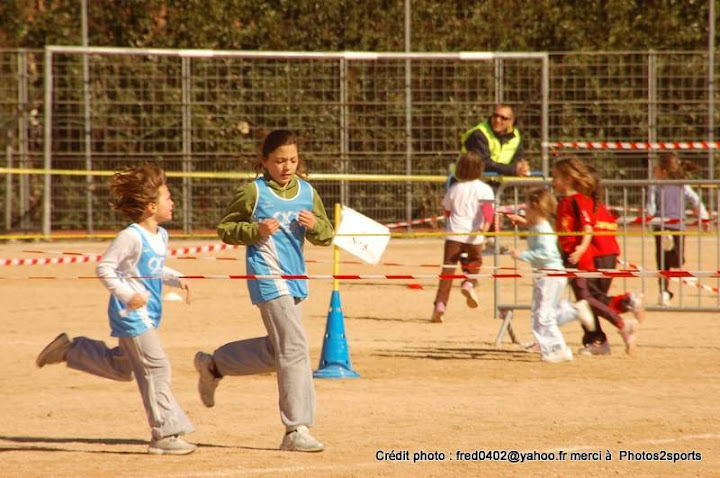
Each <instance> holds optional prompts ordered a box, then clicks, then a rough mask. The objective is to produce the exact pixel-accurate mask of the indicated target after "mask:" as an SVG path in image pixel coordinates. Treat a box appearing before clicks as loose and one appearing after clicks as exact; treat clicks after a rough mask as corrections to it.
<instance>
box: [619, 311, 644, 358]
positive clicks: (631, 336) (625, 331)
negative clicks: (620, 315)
mask: <svg viewBox="0 0 720 478" xmlns="http://www.w3.org/2000/svg"><path fill="white" fill-rule="evenodd" d="M624 322H625V325H623V328H622V329H620V330H619V332H620V336H621V337H622V339H623V342H625V352H627V353H628V354H632V353H633V351H634V350H635V345H636V341H637V331H638V325H639V321H638V320H636V319H625V320H624Z"/></svg>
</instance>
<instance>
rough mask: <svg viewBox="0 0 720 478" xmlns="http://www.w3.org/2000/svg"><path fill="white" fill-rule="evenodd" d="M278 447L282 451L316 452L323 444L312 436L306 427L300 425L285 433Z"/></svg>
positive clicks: (321, 448)
mask: <svg viewBox="0 0 720 478" xmlns="http://www.w3.org/2000/svg"><path fill="white" fill-rule="evenodd" d="M280 449H281V450H284V451H303V452H317V451H323V450H324V449H325V445H323V444H322V443H320V442H319V441H317V440H316V439H315V438H313V436H312V435H311V434H310V431H309V430H308V427H306V426H305V425H301V426H299V427H297V428H296V429H295V430H293V431H291V432H288V433H286V434H285V436H284V437H283V441H282V443H281V444H280Z"/></svg>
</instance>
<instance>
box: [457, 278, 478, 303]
mask: <svg viewBox="0 0 720 478" xmlns="http://www.w3.org/2000/svg"><path fill="white" fill-rule="evenodd" d="M460 292H462V295H464V296H465V302H466V303H467V306H468V307H470V308H471V309H476V308H477V306H478V304H479V303H480V301H479V300H478V296H477V294H476V293H475V286H473V283H472V282H470V281H465V282H463V283H462V286H461V287H460Z"/></svg>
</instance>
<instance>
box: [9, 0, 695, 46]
mask: <svg viewBox="0 0 720 478" xmlns="http://www.w3.org/2000/svg"><path fill="white" fill-rule="evenodd" d="M411 8H412V21H411V26H412V49H413V51H473V50H474V51H576V50H583V51H592V50H596V51H597V50H615V51H620V50H635V51H637V50H648V49H656V50H698V49H704V48H705V47H706V46H707V42H708V41H707V34H708V2H707V1H705V0H645V1H640V0H634V1H629V0H575V1H567V0H536V1H533V2H528V1H520V0H487V1H481V2H468V1H467V0H413V1H412V3H411ZM404 15H405V8H404V2H403V1H402V0H392V1H391V0H367V1H364V2H357V1H349V0H326V1H319V0H103V1H91V0H88V18H89V37H90V44H91V45H96V46H120V47H154V48H212V49H233V50H235V49H243V50H288V51H301V50H302V51H341V50H367V51H402V50H404V45H405V43H404V41H405V40H404ZM0 41H1V44H3V45H4V46H6V47H27V48H41V47H43V46H44V45H46V44H60V45H78V44H80V43H81V32H80V1H79V0H53V1H50V0H38V1H35V2H27V1H25V0H4V1H3V2H0Z"/></svg>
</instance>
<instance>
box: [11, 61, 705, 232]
mask: <svg viewBox="0 0 720 478" xmlns="http://www.w3.org/2000/svg"><path fill="white" fill-rule="evenodd" d="M716 63H717V62H716ZM713 74H715V72H713ZM0 77H1V78H2V81H1V82H0V124H2V125H3V128H4V130H5V132H6V133H5V134H4V135H2V141H3V146H4V148H3V151H4V152H5V162H4V163H5V165H7V166H9V167H15V168H18V167H19V168H34V169H37V168H42V167H43V166H45V167H48V168H53V169H71V170H85V171H90V172H95V173H96V172H97V171H108V170H114V169H116V168H119V167H122V166H124V165H128V164H137V163H138V162H141V161H146V160H147V161H153V162H157V163H159V164H161V165H162V166H163V167H164V168H165V169H166V170H168V171H173V172H183V173H186V176H185V177H184V178H178V179H173V180H172V181H171V187H172V189H173V191H174V196H175V197H176V198H177V199H178V201H177V202H179V204H178V207H177V208H176V210H177V211H178V212H179V214H177V215H176V219H175V220H174V223H173V224H172V225H171V227H180V228H183V229H184V230H185V231H186V232H189V233H190V232H196V231H201V230H207V229H212V228H213V227H214V224H215V222H216V221H217V219H218V217H219V215H220V214H221V210H222V208H223V207H224V205H225V204H226V203H227V202H228V200H229V199H230V196H231V194H232V190H233V188H234V187H235V186H236V185H237V184H238V182H239V181H237V180H229V179H223V178H219V177H218V178H198V177H192V173H195V172H204V171H212V172H218V173H223V172H237V171H250V170H252V166H253V163H254V161H255V160H256V156H257V153H256V152H257V145H258V141H259V138H260V136H261V135H262V133H263V132H264V131H267V130H270V129H273V128H277V127H288V128H291V129H295V130H297V131H299V132H300V133H301V135H302V136H303V137H304V139H305V142H304V144H303V145H302V147H301V152H302V153H303V156H304V157H305V159H306V160H307V163H308V167H309V171H310V172H311V173H340V174H361V173H370V174H394V175H405V176H407V175H411V174H412V175H430V174H433V175H443V174H444V173H445V172H446V171H447V166H448V164H449V163H450V162H452V161H454V160H455V159H456V157H457V154H458V151H459V147H460V145H459V137H460V134H461V133H462V132H463V131H464V130H466V129H467V128H469V127H470V126H472V125H474V124H476V123H477V122H479V121H481V120H483V119H484V118H485V117H486V116H487V115H488V114H489V113H490V112H491V110H492V106H493V104H495V103H497V102H507V103H510V104H512V105H513V106H514V107H515V110H516V113H517V116H518V118H519V120H518V125H519V127H520V129H521V131H522V133H523V137H524V140H525V146H526V151H527V156H528V158H529V159H530V160H531V163H532V165H533V168H534V169H537V170H542V171H544V172H547V165H548V162H549V161H551V156H550V155H549V151H548V149H547V145H548V144H552V143H554V142H562V141H576V140H613V141H616V140H626V141H643V142H644V141H676V140H708V139H711V138H712V137H713V135H714V124H715V123H716V122H717V121H715V120H714V116H715V115H716V112H715V109H716V108H715V107H714V104H715V98H714V96H713V95H712V84H711V82H710V81H709V72H708V57H707V53H706V52H657V53H653V52H650V53H648V52H645V53H632V52H629V53H627V52H623V53H553V54H549V55H548V54H544V53H496V54H492V53H455V54H440V53H428V54H402V53H397V54H373V53H298V52H286V53H283V52H235V51H232V52H228V51H214V52H209V51H193V50H139V49H115V48H79V47H48V48H46V49H45V51H28V50H12V51H10V50H5V51H0ZM574 153H577V154H578V155H580V156H581V157H582V158H583V159H586V160H589V161H591V162H593V163H595V164H596V166H598V169H600V170H601V171H602V173H603V175H604V176H605V177H606V178H611V179H644V178H647V175H648V169H647V165H646V163H645V161H646V159H647V157H648V156H652V153H647V152H640V153H638V152H624V153H617V152H613V151H575V152H574ZM712 153H713V151H712V150H710V149H708V150H702V149H701V150H696V151H692V152H683V153H682V154H683V156H684V157H685V158H686V159H691V160H694V161H697V162H699V163H701V165H702V166H703V168H704V169H703V173H704V174H705V175H706V177H713V176H714V169H715V168H714V162H713V156H712ZM0 164H2V163H0ZM3 179H4V181H1V182H0V189H1V190H2V194H0V197H2V198H3V201H4V205H3V208H2V209H3V212H4V216H5V217H4V218H5V221H4V229H5V230H7V231H43V232H46V233H47V232H49V231H50V230H78V229H79V230H86V231H87V232H92V231H94V230H104V229H116V228H117V227H118V218H117V217H115V216H114V215H113V214H111V213H110V211H109V209H108V208H107V207H106V204H107V202H108V192H107V187H106V180H105V178H98V177H93V176H90V175H87V176H53V177H52V180H50V177H49V176H38V175H29V174H12V175H11V174H6V175H5V176H4V178H3ZM315 186H316V187H317V188H318V190H319V192H320V194H321V195H322V196H323V198H324V199H325V201H326V203H331V202H337V201H339V202H342V203H344V204H347V205H349V206H351V207H353V208H355V209H357V210H359V211H361V212H363V213H365V214H368V215H369V216H371V217H373V218H375V219H377V220H378V221H381V222H391V221H397V220H407V219H413V218H418V217H427V216H432V215H435V214H436V213H437V212H438V211H439V209H440V206H439V203H440V199H441V196H442V191H443V184H442V182H441V181H436V182H432V181H422V180H421V181H413V182H410V181H408V182H405V181H401V182H398V181H387V182H376V181H372V182H370V181H365V182H363V181H350V180H343V181H341V180H333V181H322V182H315Z"/></svg>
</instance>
